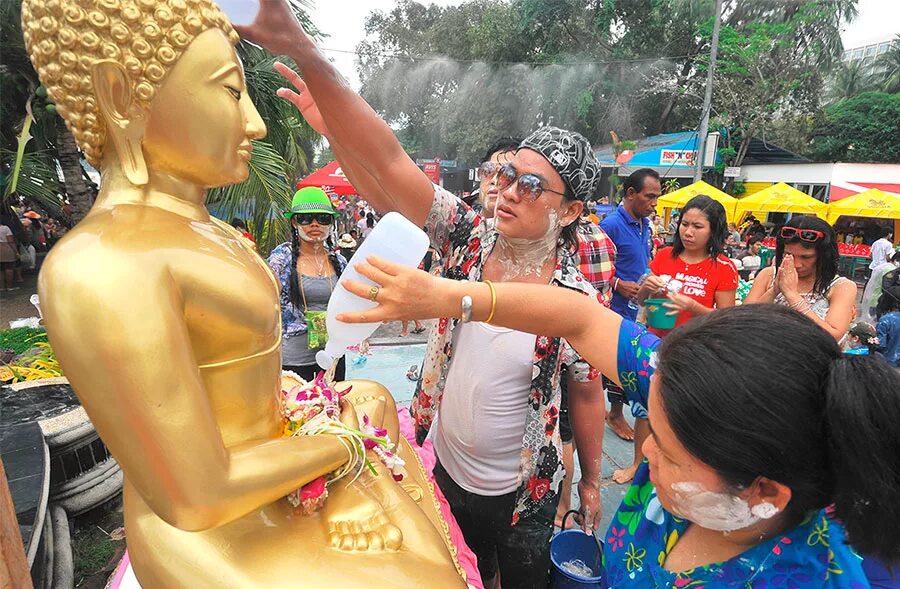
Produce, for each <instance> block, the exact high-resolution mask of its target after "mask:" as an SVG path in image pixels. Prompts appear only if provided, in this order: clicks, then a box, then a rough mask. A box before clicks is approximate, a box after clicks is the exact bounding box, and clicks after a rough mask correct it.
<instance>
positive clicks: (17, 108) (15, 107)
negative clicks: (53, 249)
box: [0, 0, 95, 222]
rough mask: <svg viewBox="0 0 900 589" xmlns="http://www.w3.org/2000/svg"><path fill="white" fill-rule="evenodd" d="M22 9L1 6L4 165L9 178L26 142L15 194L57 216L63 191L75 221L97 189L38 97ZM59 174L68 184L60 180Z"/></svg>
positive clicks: (0, 152) (17, 4)
mask: <svg viewBox="0 0 900 589" xmlns="http://www.w3.org/2000/svg"><path fill="white" fill-rule="evenodd" d="M21 9H22V3H21V1H20V0H16V1H14V2H9V1H7V2H0V44H2V47H3V51H2V63H0V113H2V116H0V121H2V122H0V166H2V170H3V174H4V177H8V176H9V175H10V173H11V172H12V171H13V169H14V167H15V161H16V159H17V150H18V148H19V142H20V141H27V143H26V145H25V151H24V153H23V157H22V162H21V173H20V175H19V180H18V185H17V187H16V188H17V193H18V194H19V195H22V196H25V197H28V198H30V199H31V200H33V201H35V202H36V203H38V204H39V205H41V206H42V207H43V208H44V209H47V210H48V211H50V212H59V211H60V209H61V207H62V201H63V197H62V195H61V194H60V193H61V192H62V193H63V194H64V195H65V196H66V197H68V199H69V202H70V203H71V204H72V206H73V209H74V211H73V217H74V220H75V221H76V222H77V221H79V220H80V219H81V218H82V217H83V216H84V215H85V214H87V211H88V209H90V206H91V203H92V202H93V198H94V196H95V190H94V188H93V186H92V185H91V184H90V182H89V181H88V179H87V177H86V174H85V173H84V169H83V168H82V167H81V163H80V162H81V158H80V152H79V151H78V148H77V147H76V145H75V138H74V137H73V136H72V134H71V133H70V132H69V130H68V129H67V128H66V126H65V125H64V124H62V119H61V118H60V117H59V116H58V115H56V114H55V111H53V107H52V106H50V107H47V106H46V101H45V100H44V99H42V98H41V97H40V96H37V95H36V91H37V89H38V87H39V85H40V82H39V81H38V76H37V72H35V71H34V68H33V67H32V66H31V62H30V61H29V59H28V54H27V53H26V51H25V41H24V39H23V38H22V29H21ZM29 113H31V114H29ZM32 115H33V124H32V125H31V126H30V129H29V131H30V132H29V133H28V134H27V136H25V137H20V136H21V135H22V129H23V127H24V126H25V124H24V122H25V118H26V117H27V116H32ZM60 173H62V175H63V178H64V180H65V182H64V184H60V182H59V174H60ZM11 188H12V182H10V181H7V182H5V186H4V190H3V198H2V200H3V202H4V203H6V202H7V201H8V200H10V199H11V196H12V195H11Z"/></svg>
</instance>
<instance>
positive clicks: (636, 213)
mask: <svg viewBox="0 0 900 589" xmlns="http://www.w3.org/2000/svg"><path fill="white" fill-rule="evenodd" d="M623 188H624V190H625V194H624V196H623V198H622V204H620V205H619V207H618V208H617V209H616V211H615V212H614V213H612V214H610V215H609V216H608V217H606V218H605V219H603V221H601V222H600V228H601V229H603V230H604V231H605V232H606V233H607V235H609V237H610V239H612V241H613V243H615V244H616V258H615V268H616V277H615V278H613V282H612V287H613V298H612V304H611V305H610V308H611V309H612V310H613V311H615V312H616V313H618V314H619V315H621V316H622V317H624V318H625V319H630V320H631V321H634V320H635V319H636V318H637V308H636V307H635V308H631V307H629V306H628V303H629V301H631V300H634V299H635V298H636V297H637V293H638V281H639V280H640V279H641V276H643V275H644V273H645V272H646V271H647V266H648V264H649V263H650V250H651V248H652V246H653V243H652V242H653V231H652V230H651V228H650V216H651V215H652V214H654V213H655V212H656V201H657V199H658V198H659V194H660V192H662V186H661V185H660V182H659V174H657V173H656V172H655V171H654V170H651V169H650V168H641V169H640V170H637V171H635V172H633V173H632V174H631V175H630V176H628V178H626V179H625V183H624V185H623ZM603 384H604V385H605V386H606V390H607V397H608V399H609V403H610V410H609V413H607V414H606V422H607V423H608V424H609V427H610V428H611V429H612V430H613V432H615V434H616V435H617V436H619V437H620V438H622V439H623V440H635V443H634V452H635V462H634V465H632V466H631V467H629V468H625V469H622V470H617V471H616V472H614V473H613V480H614V481H616V482H617V483H626V482H628V481H630V480H631V479H632V477H633V476H634V472H635V469H636V465H637V464H639V463H640V460H639V459H643V455H642V453H641V450H640V445H641V444H642V443H643V441H644V439H646V437H647V435H648V434H649V426H648V425H647V420H646V417H647V415H646V412H645V411H643V410H642V408H640V407H637V406H634V405H633V406H632V408H631V413H632V415H633V416H634V417H635V426H636V429H637V436H635V431H634V430H633V429H631V426H630V425H628V422H627V421H626V420H625V416H624V415H623V413H622V406H623V402H624V401H625V395H624V391H622V389H621V388H620V387H619V386H618V385H616V384H615V383H613V382H612V381H611V380H609V379H607V378H605V377H604V379H603ZM635 437H636V438H637V439H635Z"/></svg>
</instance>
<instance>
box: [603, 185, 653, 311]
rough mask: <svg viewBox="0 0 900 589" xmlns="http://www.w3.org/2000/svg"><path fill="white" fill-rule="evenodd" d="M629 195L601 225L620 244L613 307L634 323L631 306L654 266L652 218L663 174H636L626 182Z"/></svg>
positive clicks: (627, 194) (626, 190)
mask: <svg viewBox="0 0 900 589" xmlns="http://www.w3.org/2000/svg"><path fill="white" fill-rule="evenodd" d="M623 187H624V189H625V196H624V197H623V198H622V204H620V205H619V207H618V208H617V209H616V211H615V212H614V213H613V214H611V215H609V216H608V217H606V218H605V219H603V221H601V222H600V228H601V229H603V230H604V231H605V232H606V234H607V235H609V237H610V239H612V240H613V243H615V244H616V261H615V263H616V280H614V282H613V290H614V294H613V299H612V305H611V306H610V308H611V309H612V310H613V311H615V312H616V313H618V314H619V315H621V316H622V317H624V318H626V319H630V320H632V321H634V320H635V319H636V318H637V309H631V308H629V307H628V302H629V300H632V299H634V298H635V297H636V296H637V292H638V284H637V281H638V280H639V279H640V278H641V276H642V275H643V274H644V272H646V271H647V265H648V264H649V263H650V249H651V247H652V241H653V231H652V230H651V228H650V219H649V217H650V215H652V214H653V213H655V212H656V201H657V199H658V198H659V193H660V192H661V191H662V187H661V186H660V183H659V174H657V173H656V172H655V171H653V170H651V169H650V168H642V169H640V170H637V171H636V172H633V173H632V174H631V175H630V176H628V178H626V179H625V183H624V186H623Z"/></svg>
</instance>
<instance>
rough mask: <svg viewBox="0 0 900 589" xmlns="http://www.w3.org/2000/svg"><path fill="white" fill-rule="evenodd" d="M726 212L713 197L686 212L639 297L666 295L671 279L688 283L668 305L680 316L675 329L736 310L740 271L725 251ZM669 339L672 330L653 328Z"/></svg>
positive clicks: (653, 264)
mask: <svg viewBox="0 0 900 589" xmlns="http://www.w3.org/2000/svg"><path fill="white" fill-rule="evenodd" d="M726 227H727V226H726V221H725V208H724V207H723V206H722V205H721V204H720V203H718V202H716V201H714V200H713V199H711V198H710V197H708V196H705V195H702V194H701V195H699V196H695V197H694V198H692V199H691V200H689V201H688V203H687V204H686V205H684V207H683V208H682V209H681V222H680V223H679V224H678V233H676V234H675V242H674V244H673V245H672V247H667V248H664V249H661V250H659V253H657V254H656V257H655V258H653V260H652V261H651V262H650V272H651V274H649V275H648V276H647V278H646V279H645V280H644V283H643V285H642V286H641V289H640V291H639V292H638V299H639V300H642V301H643V300H644V299H647V298H648V297H650V296H652V295H658V294H660V293H665V292H666V280H664V279H663V278H661V277H662V276H668V277H670V279H671V280H677V281H679V282H681V283H682V284H683V287H682V288H681V292H680V293H670V294H669V295H668V298H669V302H667V303H666V306H667V307H669V308H670V309H672V310H671V311H670V312H669V314H670V315H671V314H675V313H677V314H678V319H677V320H676V322H675V326H676V327H678V326H679V325H682V324H684V323H687V322H688V321H689V320H690V319H691V318H692V317H694V316H696V315H705V314H707V313H709V312H711V311H713V310H714V309H721V308H723V307H733V306H734V298H735V297H734V293H735V290H737V285H738V272H737V269H736V268H735V266H734V264H733V263H732V262H731V260H729V259H728V258H727V257H725V255H724V254H723V253H722V252H723V251H724V249H725V238H726ZM650 331H652V332H653V333H655V334H657V335H659V336H660V337H663V336H665V335H666V334H667V333H668V332H669V331H671V330H668V329H666V330H659V329H653V328H650Z"/></svg>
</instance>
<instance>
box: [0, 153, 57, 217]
mask: <svg viewBox="0 0 900 589" xmlns="http://www.w3.org/2000/svg"><path fill="white" fill-rule="evenodd" d="M15 158H16V154H15V152H12V151H7V150H2V151H0V161H2V162H3V163H4V164H10V167H12V166H11V164H12V162H13V161H15ZM54 158H55V155H54V154H52V153H50V152H48V151H32V152H25V154H24V156H23V157H22V168H21V171H20V173H19V182H18V185H17V186H16V192H17V193H18V194H19V195H20V196H24V197H26V198H28V199H30V200H32V201H34V202H36V203H37V204H39V205H40V206H41V208H43V209H45V210H47V211H49V212H59V211H60V210H61V209H62V197H60V194H59V189H60V185H59V171H58V169H57V166H56V160H55V159H54ZM7 196H8V195H6V194H4V195H3V198H4V200H5V199H6V197H7Z"/></svg>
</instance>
